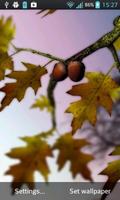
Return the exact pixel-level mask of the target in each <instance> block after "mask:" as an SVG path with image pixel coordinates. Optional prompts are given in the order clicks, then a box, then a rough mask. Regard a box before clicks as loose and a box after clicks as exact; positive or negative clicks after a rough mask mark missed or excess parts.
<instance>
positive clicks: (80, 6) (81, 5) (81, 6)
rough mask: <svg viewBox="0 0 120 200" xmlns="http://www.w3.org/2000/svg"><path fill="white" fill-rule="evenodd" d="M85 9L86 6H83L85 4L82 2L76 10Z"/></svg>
mask: <svg viewBox="0 0 120 200" xmlns="http://www.w3.org/2000/svg"><path fill="white" fill-rule="evenodd" d="M83 7H84V5H83V2H82V3H80V4H78V6H77V7H76V9H81V8H83Z"/></svg>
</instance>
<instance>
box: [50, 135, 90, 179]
mask: <svg viewBox="0 0 120 200" xmlns="http://www.w3.org/2000/svg"><path fill="white" fill-rule="evenodd" d="M88 144H89V143H88V142H87V141H86V140H84V139H74V138H73V137H72V134H71V133H67V134H65V135H63V136H61V137H60V138H59V139H58V140H57V141H56V143H55V145H54V147H53V149H57V150H59V155H58V159H57V164H58V166H59V170H61V169H62V168H63V167H64V166H65V164H66V162H67V161H70V171H71V173H72V176H73V177H75V176H76V175H77V174H82V175H83V177H84V178H85V179H89V180H92V179H91V173H90V170H89V168H88V166H87V164H88V163H89V162H90V161H92V160H93V157H92V156H91V155H89V154H86V153H83V152H81V148H82V147H84V146H86V145H88Z"/></svg>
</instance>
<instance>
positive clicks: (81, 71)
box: [68, 61, 85, 82]
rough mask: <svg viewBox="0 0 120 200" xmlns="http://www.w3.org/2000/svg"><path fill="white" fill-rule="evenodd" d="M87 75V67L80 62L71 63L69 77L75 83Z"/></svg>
mask: <svg viewBox="0 0 120 200" xmlns="http://www.w3.org/2000/svg"><path fill="white" fill-rule="evenodd" d="M84 75H85V65H84V64H83V63H82V62H79V61H71V62H70V63H69V64H68V77H69V78H70V79H71V80H72V81H74V82H78V81H81V80H82V79H83V78H84Z"/></svg>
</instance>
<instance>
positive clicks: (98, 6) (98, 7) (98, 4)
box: [95, 1, 100, 9]
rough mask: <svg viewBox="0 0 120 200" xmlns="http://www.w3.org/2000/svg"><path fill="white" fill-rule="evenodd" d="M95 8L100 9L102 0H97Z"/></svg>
mask: <svg viewBox="0 0 120 200" xmlns="http://www.w3.org/2000/svg"><path fill="white" fill-rule="evenodd" d="M95 8H96V9H100V1H96V2H95Z"/></svg>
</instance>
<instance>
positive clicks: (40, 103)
mask: <svg viewBox="0 0 120 200" xmlns="http://www.w3.org/2000/svg"><path fill="white" fill-rule="evenodd" d="M32 108H39V109H40V110H44V109H47V111H48V112H50V113H52V111H53V107H52V106H51V104H50V101H49V99H48V98H47V97H46V96H43V95H42V96H40V98H39V99H37V100H36V102H35V103H34V104H33V105H32Z"/></svg>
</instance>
